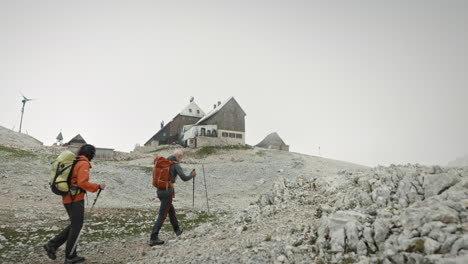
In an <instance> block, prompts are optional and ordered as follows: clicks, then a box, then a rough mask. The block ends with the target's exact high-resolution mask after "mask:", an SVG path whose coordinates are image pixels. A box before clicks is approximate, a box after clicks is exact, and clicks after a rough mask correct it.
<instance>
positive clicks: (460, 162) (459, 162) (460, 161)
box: [447, 154, 468, 167]
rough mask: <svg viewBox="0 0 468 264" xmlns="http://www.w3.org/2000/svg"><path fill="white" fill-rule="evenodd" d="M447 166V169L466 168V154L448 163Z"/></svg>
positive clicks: (467, 159)
mask: <svg viewBox="0 0 468 264" xmlns="http://www.w3.org/2000/svg"><path fill="white" fill-rule="evenodd" d="M447 165H448V166H449V167H468V154H466V155H465V156H463V157H459V158H457V159H455V160H453V161H450V162H449V163H448V164H447Z"/></svg>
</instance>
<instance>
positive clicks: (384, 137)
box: [0, 0, 468, 166]
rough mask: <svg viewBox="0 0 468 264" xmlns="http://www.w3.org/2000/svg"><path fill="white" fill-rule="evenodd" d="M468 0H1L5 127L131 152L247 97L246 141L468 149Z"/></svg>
mask: <svg viewBox="0 0 468 264" xmlns="http://www.w3.org/2000/svg"><path fill="white" fill-rule="evenodd" d="M467 25H468V2H466V1H373V0H369V1H13V0H12V1H5V0H0V36H1V38H2V40H1V41H0V125H2V126H5V127H7V128H10V129H12V128H14V129H15V130H18V128H19V121H20V114H21V99H22V97H21V94H20V92H21V93H23V94H24V95H26V96H27V97H31V98H37V100H34V101H31V102H28V103H27V105H26V109H25V114H24V120H23V128H22V130H23V132H26V131H27V132H28V133H29V134H30V135H32V136H34V137H36V138H37V139H39V140H41V141H43V142H44V144H46V145H50V144H52V143H53V142H55V137H56V136H57V134H58V133H59V132H60V131H62V133H63V135H64V137H65V141H68V140H70V139H71V138H72V137H74V136H75V135H76V134H78V133H79V134H81V135H82V136H83V137H84V139H85V140H86V141H87V142H88V143H91V144H94V145H96V146H97V147H105V148H115V149H116V150H121V151H130V150H132V149H133V148H134V146H135V144H137V143H139V144H143V143H145V142H146V141H147V140H148V139H149V138H150V137H151V136H153V135H154V134H155V133H156V132H157V131H158V130H159V128H160V122H161V120H164V121H165V122H166V123H167V122H169V121H170V120H171V119H172V118H173V117H174V116H175V115H176V114H177V113H178V112H180V111H181V110H182V109H183V108H185V106H186V105H187V104H188V103H189V98H190V96H194V97H195V102H196V103H197V104H198V105H199V106H200V107H201V108H202V109H203V110H204V111H205V112H209V110H211V108H212V107H213V104H214V103H215V102H217V101H223V100H225V99H227V98H228V97H230V96H234V97H235V98H236V100H237V101H238V102H239V103H240V105H241V106H242V108H243V109H244V111H245V112H246V113H247V116H246V141H247V143H248V144H251V145H255V144H257V143H258V142H260V141H261V140H262V139H263V138H264V137H265V136H266V135H267V134H269V133H271V132H275V131H276V132H278V133H279V135H280V136H281V137H282V138H283V140H284V141H285V142H286V143H287V144H289V145H290V150H291V151H294V152H300V153H305V154H310V155H318V147H319V146H320V148H321V155H322V156H323V157H327V158H332V159H338V160H344V161H350V162H354V163H358V164H363V165H369V166H375V165H377V164H382V165H388V164H391V163H395V164H406V163H421V164H428V165H431V164H440V165H445V164H446V163H447V162H449V161H450V160H453V159H455V158H456V157H460V156H462V155H464V154H466V153H468V140H467V135H468V122H467V113H468V104H467V99H468V85H467V84H468V75H467V69H468V65H467V61H468V51H467V48H466V47H468V37H467V33H466V32H467Z"/></svg>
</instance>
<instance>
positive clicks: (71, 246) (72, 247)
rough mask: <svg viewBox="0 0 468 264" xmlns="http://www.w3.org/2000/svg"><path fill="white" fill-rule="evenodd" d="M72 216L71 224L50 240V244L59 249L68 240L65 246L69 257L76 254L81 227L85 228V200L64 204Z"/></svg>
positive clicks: (66, 254) (69, 215)
mask: <svg viewBox="0 0 468 264" xmlns="http://www.w3.org/2000/svg"><path fill="white" fill-rule="evenodd" d="M64 206H65V209H66V210H67V213H68V217H70V222H71V224H70V225H69V226H67V227H66V228H65V229H64V230H63V231H62V232H60V234H58V235H56V236H55V237H54V238H52V239H51V240H50V241H49V243H48V244H49V246H50V247H52V248H54V249H57V248H59V247H60V246H61V245H63V244H64V243H65V241H66V242H67V245H66V247H65V256H66V257H67V258H69V257H73V256H76V247H77V245H78V240H79V238H80V234H81V229H82V228H83V220H84V200H81V201H78V202H73V203H69V204H64Z"/></svg>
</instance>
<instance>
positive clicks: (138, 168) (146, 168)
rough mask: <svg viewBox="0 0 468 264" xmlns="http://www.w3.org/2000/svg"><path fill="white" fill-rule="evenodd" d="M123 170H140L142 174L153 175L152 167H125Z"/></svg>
mask: <svg viewBox="0 0 468 264" xmlns="http://www.w3.org/2000/svg"><path fill="white" fill-rule="evenodd" d="M125 168H129V169H137V170H141V171H143V172H144V173H150V174H151V173H153V167H147V166H139V165H127V166H125Z"/></svg>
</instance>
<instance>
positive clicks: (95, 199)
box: [89, 188, 102, 213]
mask: <svg viewBox="0 0 468 264" xmlns="http://www.w3.org/2000/svg"><path fill="white" fill-rule="evenodd" d="M101 191H102V189H101V188H99V191H98V193H97V195H96V198H94V203H93V205H92V206H91V209H90V210H89V213H91V211H92V210H93V208H94V205H95V204H96V201H97V199H98V198H99V195H100V194H101Z"/></svg>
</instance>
